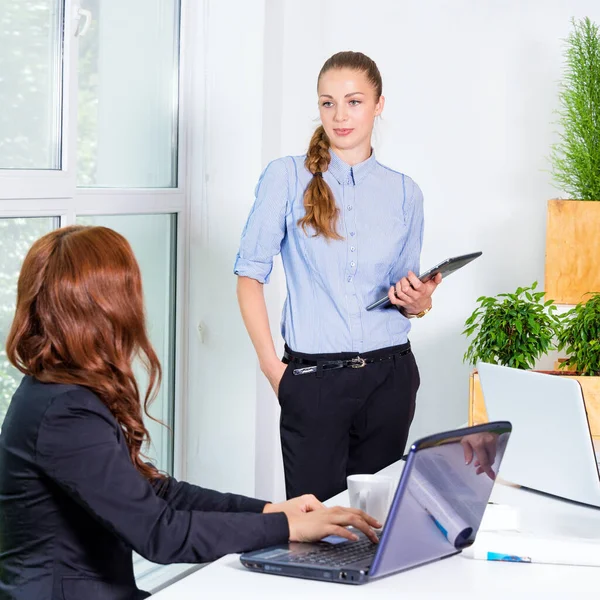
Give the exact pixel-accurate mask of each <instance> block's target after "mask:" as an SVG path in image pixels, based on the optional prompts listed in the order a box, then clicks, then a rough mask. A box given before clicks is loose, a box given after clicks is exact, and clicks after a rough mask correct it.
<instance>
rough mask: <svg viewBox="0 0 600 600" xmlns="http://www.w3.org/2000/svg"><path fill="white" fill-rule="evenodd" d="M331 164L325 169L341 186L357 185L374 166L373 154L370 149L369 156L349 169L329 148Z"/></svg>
mask: <svg viewBox="0 0 600 600" xmlns="http://www.w3.org/2000/svg"><path fill="white" fill-rule="evenodd" d="M329 154H330V156H331V162H330V163H329V168H328V169H327V170H328V171H329V172H330V173H331V174H332V175H333V176H334V177H335V178H336V180H337V181H338V183H340V184H341V185H357V184H359V183H360V182H361V181H362V180H363V179H364V178H365V177H366V176H367V175H368V174H369V173H370V172H371V170H372V169H373V167H374V166H375V163H376V160H375V152H374V151H373V150H372V149H371V156H369V158H367V160H364V161H363V162H361V163H358V164H357V165H354V166H353V167H351V166H350V165H349V164H347V163H345V162H344V161H343V160H342V159H341V158H340V157H339V156H338V155H337V154H336V153H335V152H334V151H333V150H332V149H331V148H330V149H329Z"/></svg>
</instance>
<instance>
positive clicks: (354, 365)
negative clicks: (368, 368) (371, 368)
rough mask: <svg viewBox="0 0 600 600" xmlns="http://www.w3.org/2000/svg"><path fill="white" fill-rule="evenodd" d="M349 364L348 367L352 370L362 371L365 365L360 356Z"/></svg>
mask: <svg viewBox="0 0 600 600" xmlns="http://www.w3.org/2000/svg"><path fill="white" fill-rule="evenodd" d="M350 363H351V364H350V367H351V368H352V369H362V368H363V367H364V366H365V365H366V364H367V362H366V361H365V359H364V358H362V357H361V356H357V357H356V358H353V359H351V360H350Z"/></svg>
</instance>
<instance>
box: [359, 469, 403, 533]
mask: <svg viewBox="0 0 600 600" xmlns="http://www.w3.org/2000/svg"><path fill="white" fill-rule="evenodd" d="M347 483H348V494H349V496H350V506H351V507H352V508H358V509H360V510H362V511H364V512H366V513H367V514H368V515H371V516H372V517H373V518H374V519H377V520H378V521H379V522H380V523H381V524H382V525H383V524H384V523H385V520H386V518H387V514H388V511H389V509H390V504H391V503H392V498H393V493H394V490H395V485H394V484H395V483H396V482H395V480H394V479H393V478H392V477H388V476H386V475H348V478H347Z"/></svg>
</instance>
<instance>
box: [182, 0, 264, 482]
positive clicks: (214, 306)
mask: <svg viewBox="0 0 600 600" xmlns="http://www.w3.org/2000/svg"><path fill="white" fill-rule="evenodd" d="M194 8H195V10H192V11H190V19H192V21H193V22H192V23H188V24H187V25H186V26H187V27H188V29H189V31H190V32H191V35H192V36H193V38H194V40H195V42H196V46H195V47H194V56H193V57H192V60H193V64H192V73H191V74H190V76H191V77H192V78H193V81H192V85H193V95H192V99H191V100H192V101H191V103H190V104H191V111H190V113H188V114H189V118H191V123H189V124H188V125H189V128H190V149H189V150H190V155H189V171H190V175H189V176H190V181H189V185H190V189H191V193H192V207H191V223H190V240H191V242H190V243H191V248H190V311H189V314H190V322H189V328H190V329H189V334H190V339H189V361H188V372H189V381H190V383H189V406H188V410H187V415H186V417H187V438H188V440H189V447H188V449H187V453H186V465H187V467H186V476H187V478H188V479H189V480H190V481H194V482H197V483H199V484H201V485H205V486H209V487H214V488H218V489H231V490H235V491H237V492H240V493H246V494H253V493H254V489H255V443H256V435H255V419H256V403H257V367H256V361H255V359H254V354H253V350H252V345H251V343H250V341H249V338H248V336H247V335H246V334H245V330H244V327H243V323H242V321H241V317H240V315H239V309H238V306H237V300H236V295H235V283H236V281H235V279H236V278H235V276H234V275H233V264H234V260H235V255H236V252H237V247H238V243H239V237H240V233H241V230H242V228H243V226H244V223H245V220H246V217H247V213H248V212H249V210H250V207H251V205H252V200H253V190H254V186H255V184H256V179H257V177H258V175H259V173H260V171H261V168H262V156H261V151H262V150H261V149H262V111H263V104H262V103H263V89H262V71H263V56H264V53H263V42H264V40H263V31H264V23H265V12H264V3H263V2H262V1H259V0H252V1H251V2H242V1H240V2H235V3H232V2H224V1H222V0H206V2H197V3H195V7H194ZM199 323H202V324H203V339H201V338H200V336H199V335H198V332H197V326H198V324H199Z"/></svg>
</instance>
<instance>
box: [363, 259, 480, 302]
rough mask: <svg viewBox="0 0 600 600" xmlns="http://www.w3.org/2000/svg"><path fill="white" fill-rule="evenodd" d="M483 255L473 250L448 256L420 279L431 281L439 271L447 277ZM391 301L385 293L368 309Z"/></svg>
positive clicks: (443, 276) (443, 277) (444, 277)
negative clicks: (459, 254)
mask: <svg viewBox="0 0 600 600" xmlns="http://www.w3.org/2000/svg"><path fill="white" fill-rule="evenodd" d="M481 255H482V252H472V253H471V254H462V255H461V256H453V257H452V258H447V259H446V260H443V261H442V262H441V263H438V264H437V265H435V267H431V269H427V271H425V272H424V273H421V275H419V279H420V280H421V281H422V282H423V283H425V282H426V281H429V280H430V279H432V278H433V277H435V276H436V275H437V274H438V273H441V274H442V279H446V277H448V275H450V274H451V273H454V271H458V269H460V268H461V267H464V266H465V265H467V264H469V263H470V262H471V261H472V260H475V259H476V258H478V257H479V256H481ZM389 303H390V299H389V298H388V297H387V295H385V296H384V297H383V298H380V299H379V300H377V302H373V304H369V306H367V310H372V309H374V308H377V307H378V306H385V305H386V304H389Z"/></svg>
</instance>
